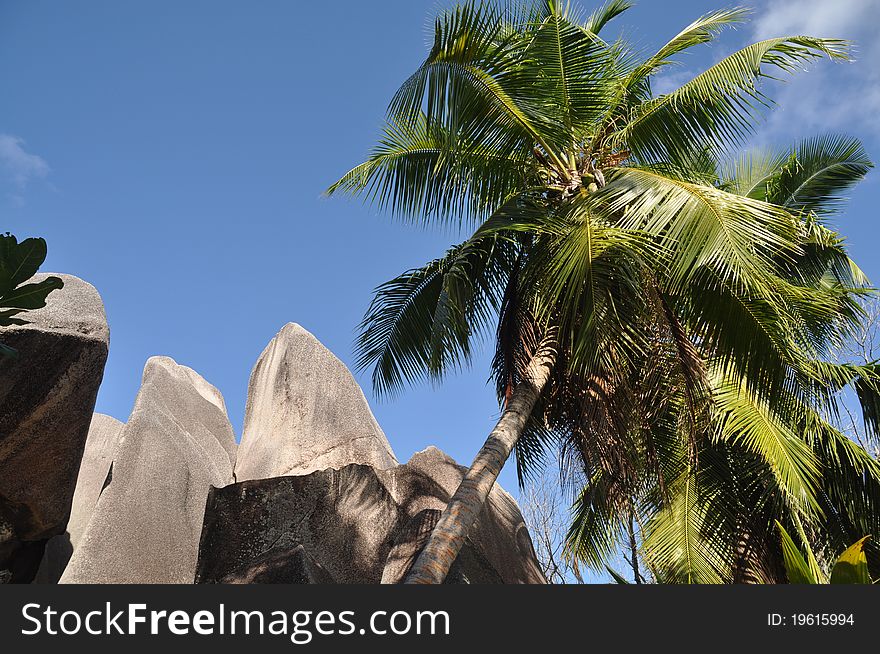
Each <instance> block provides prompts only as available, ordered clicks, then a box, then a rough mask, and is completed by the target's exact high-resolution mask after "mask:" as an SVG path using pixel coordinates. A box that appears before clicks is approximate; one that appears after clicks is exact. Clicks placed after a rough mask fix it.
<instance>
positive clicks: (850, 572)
mask: <svg viewBox="0 0 880 654" xmlns="http://www.w3.org/2000/svg"><path fill="white" fill-rule="evenodd" d="M870 538H871V537H870V536H865V537H864V538H862V539H860V540H858V541H857V542H855V543H853V544H852V545H850V546H849V547H848V548H847V549H846V551H845V552H844V553H843V554H841V555H840V557H838V559H837V561H836V562H835V563H834V567H833V568H832V569H831V583H832V584H870V583H871V576H870V575H869V574H868V559H867V557H866V556H865V543H867V542H868V540H869V539H870Z"/></svg>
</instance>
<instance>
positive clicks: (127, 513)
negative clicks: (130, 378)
mask: <svg viewBox="0 0 880 654" xmlns="http://www.w3.org/2000/svg"><path fill="white" fill-rule="evenodd" d="M119 440H120V445H119V451H118V452H117V454H116V457H115V458H114V460H113V466H112V471H111V474H110V481H109V484H107V486H106V488H104V490H103V492H101V494H100V497H99V498H98V501H97V504H96V505H95V507H94V510H93V512H92V516H91V519H90V520H89V522H88V525H87V526H86V527H85V530H84V531H83V533H82V536H81V537H80V539H79V542H78V543H77V544H76V549H75V551H74V553H73V556H72V557H71V559H70V563H69V564H68V566H67V569H66V570H65V571H64V574H63V575H62V577H61V582H62V583H191V582H192V577H193V573H194V571H195V564H196V557H197V553H198V542H199V536H200V532H201V525H202V518H203V514H204V508H205V498H206V497H207V494H208V490H209V488H210V487H211V486H226V485H228V484H230V483H232V481H233V476H232V469H233V465H234V462H235V437H234V435H233V432H232V427H231V426H230V424H229V419H228V418H227V415H226V407H225V404H224V402H223V398H222V397H221V395H220V393H219V392H218V391H217V389H215V388H214V387H213V386H211V385H210V384H208V383H207V382H206V381H205V380H204V379H202V378H201V377H200V376H199V375H198V374H196V373H195V372H194V371H192V370H190V369H189V368H186V367H184V366H180V365H178V364H177V363H175V362H174V361H173V360H171V359H169V358H165V357H154V358H152V359H150V360H149V361H147V364H146V367H145V369H144V376H143V383H142V385H141V389H140V391H139V392H138V395H137V399H136V400H135V405H134V410H133V411H132V414H131V417H130V418H129V420H128V422H127V424H126V425H125V427H124V428H123V430H122V433H121V436H120V439H119Z"/></svg>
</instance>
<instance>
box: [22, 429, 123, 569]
mask: <svg viewBox="0 0 880 654" xmlns="http://www.w3.org/2000/svg"><path fill="white" fill-rule="evenodd" d="M124 426H125V425H124V424H123V423H121V422H119V421H118V420H117V419H116V418H113V417H111V416H105V415H104V414H102V413H96V414H94V415H93V416H92V424H91V426H90V427H89V435H88V438H87V439H86V449H85V452H83V457H82V464H81V465H80V468H79V475H78V476H77V479H76V490H75V491H74V493H73V506H72V507H71V510H70V519H69V520H68V521H67V531H66V532H65V533H63V534H61V535H59V536H53V537H52V538H51V539H50V540H49V541H48V542H47V543H46V552H45V554H44V555H43V561H42V563H41V564H40V569H39V571H38V572H37V576H36V578H35V579H34V582H35V583H43V584H46V583H48V584H55V583H58V580H59V579H60V578H61V575H62V573H63V572H64V568H65V567H67V562H68V561H69V560H70V557H71V555H72V554H73V550H74V549H75V548H76V544H77V543H78V542H79V539H80V537H81V536H82V533H83V532H84V531H85V528H86V526H87V525H88V524H89V520H90V519H91V517H92V511H93V510H94V508H95V505H96V504H97V503H98V497H99V496H100V495H101V491H102V490H103V489H104V487H105V485H107V484H109V483H110V471H111V467H112V463H113V459H114V458H115V457H116V452H117V450H118V449H119V442H120V439H121V436H122V428H123V427H124Z"/></svg>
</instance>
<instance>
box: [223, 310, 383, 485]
mask: <svg viewBox="0 0 880 654" xmlns="http://www.w3.org/2000/svg"><path fill="white" fill-rule="evenodd" d="M351 463H362V464H366V465H371V466H373V467H374V468H379V469H382V468H389V467H391V466H394V465H396V464H397V460H396V459H395V458H394V453H393V452H392V451H391V446H390V445H389V444H388V439H387V438H385V434H384V433H383V432H382V429H381V428H380V427H379V425H378V423H377V422H376V419H375V418H374V417H373V414H372V412H371V411H370V407H369V405H368V404H367V400H366V398H365V397H364V394H363V391H361V389H360V386H358V384H357V382H356V381H355V380H354V377H352V375H351V373H350V372H349V371H348V368H346V367H345V365H344V364H343V363H342V362H341V361H340V360H339V359H337V358H336V357H335V356H333V353H331V352H330V351H329V350H328V349H327V348H325V347H324V346H323V345H322V344H321V343H320V342H318V340H317V339H316V338H315V337H314V336H312V335H311V334H310V333H309V332H307V331H306V330H305V329H303V328H302V327H300V326H299V325H296V324H294V323H289V324H287V325H285V326H284V328H283V329H282V330H281V331H280V332H279V333H278V335H277V336H275V338H273V339H272V341H271V342H270V343H269V345H268V346H267V347H266V349H265V350H264V351H263V353H262V354H261V355H260V358H259V360H258V361H257V363H256V365H255V366H254V369H253V372H252V373H251V378H250V384H249V386H248V399H247V406H246V409H245V421H244V433H243V434H242V437H241V446H240V447H239V451H238V459H237V461H236V465H235V475H236V478H237V479H238V480H239V481H245V480H249V479H265V478H268V477H279V476H282V475H303V474H307V473H310V472H314V471H316V470H323V469H325V468H341V467H343V466H346V465H348V464H351Z"/></svg>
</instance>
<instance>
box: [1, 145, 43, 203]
mask: <svg viewBox="0 0 880 654" xmlns="http://www.w3.org/2000/svg"><path fill="white" fill-rule="evenodd" d="M24 145H25V142H24V140H23V139H21V138H19V137H17V136H13V135H11V134H0V178H2V181H4V182H6V183H7V184H10V185H11V186H12V187H13V190H12V192H11V193H10V194H9V196H10V198H11V199H12V201H13V202H14V203H15V204H21V203H22V202H23V201H24V198H23V193H24V190H25V187H26V186H27V185H28V183H30V182H31V181H32V180H35V179H42V178H44V177H46V175H48V174H49V164H47V163H46V161H45V159H43V158H42V157H40V156H38V155H35V154H31V153H30V152H27V151H25V149H24Z"/></svg>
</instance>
